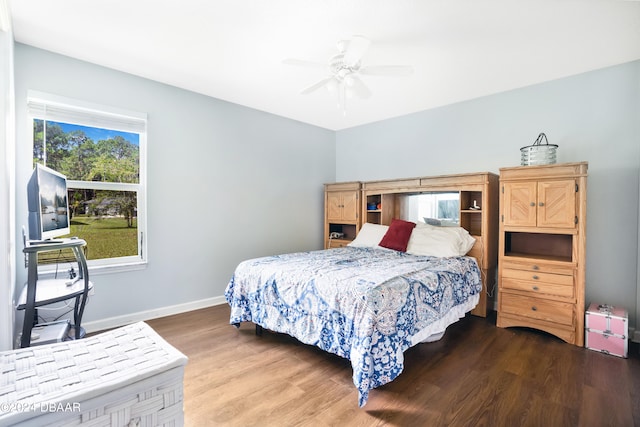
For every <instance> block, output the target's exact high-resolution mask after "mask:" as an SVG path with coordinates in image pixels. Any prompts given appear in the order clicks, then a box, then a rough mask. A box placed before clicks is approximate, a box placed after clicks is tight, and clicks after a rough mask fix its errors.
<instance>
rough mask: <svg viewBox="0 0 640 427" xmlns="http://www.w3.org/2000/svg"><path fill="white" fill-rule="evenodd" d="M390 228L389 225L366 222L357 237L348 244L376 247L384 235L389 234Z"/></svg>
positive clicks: (360, 246) (358, 246) (359, 246)
mask: <svg viewBox="0 0 640 427" xmlns="http://www.w3.org/2000/svg"><path fill="white" fill-rule="evenodd" d="M388 229H389V226H388V225H380V224H372V223H370V222H365V223H364V224H362V228H360V231H359V232H358V235H357V236H356V238H355V239H354V240H353V242H351V243H349V244H348V245H347V246H354V247H356V248H376V247H378V243H380V241H381V240H382V238H383V237H384V235H385V234H387V230H388Z"/></svg>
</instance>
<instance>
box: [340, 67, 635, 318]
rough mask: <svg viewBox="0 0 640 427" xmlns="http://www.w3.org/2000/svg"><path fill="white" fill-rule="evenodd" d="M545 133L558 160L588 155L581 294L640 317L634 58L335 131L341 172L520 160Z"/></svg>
mask: <svg viewBox="0 0 640 427" xmlns="http://www.w3.org/2000/svg"><path fill="white" fill-rule="evenodd" d="M540 132H544V133H545V134H546V135H547V137H548V138H549V142H550V143H552V144H558V145H559V148H558V162H576V161H588V162H589V178H588V192H587V266H586V268H587V283H586V288H587V291H586V299H587V301H597V302H606V303H610V304H613V305H619V306H622V307H626V308H627V309H628V310H629V312H630V317H631V319H632V322H631V325H632V326H633V325H634V322H633V319H634V318H637V316H638V313H636V311H637V310H638V309H637V308H636V302H637V301H639V300H640V296H637V293H638V292H639V290H638V286H639V285H638V280H637V271H638V269H637V262H638V176H639V169H640V61H635V62H631V63H627V64H623V65H619V66H615V67H610V68H606V69H601V70H597V71H593V72H588V73H584V74H580V75H577V76H572V77H568V78H563V79H559V80H555V81H551V82H547V83H543V84H538V85H534V86H530V87H525V88H522V89H517V90H512V91H509V92H504V93H500V94H495V95H491V96H486V97H483V98H478V99H474V100H470V101H467V102H461V103H457V104H453V105H449V106H445V107H441V108H435V109H432V110H427V111H423V112H419V113H416V114H411V115H407V116H403V117H399V118H396V119H391V120H385V121H382V122H378V123H373V124H369V125H365V126H360V127H356V128H351V129H346V130H343V131H339V132H338V133H337V136H336V179H337V180H338V181H351V180H374V179H390V178H401V177H411V176H428V175H442V174H450V173H462V172H476V171H477V172H480V171H489V172H495V173H498V172H499V169H500V168H501V167H507V166H517V165H519V164H520V150H519V149H520V147H523V146H526V145H531V144H532V143H533V142H534V140H535V139H536V137H537V136H538V134H539V133H540Z"/></svg>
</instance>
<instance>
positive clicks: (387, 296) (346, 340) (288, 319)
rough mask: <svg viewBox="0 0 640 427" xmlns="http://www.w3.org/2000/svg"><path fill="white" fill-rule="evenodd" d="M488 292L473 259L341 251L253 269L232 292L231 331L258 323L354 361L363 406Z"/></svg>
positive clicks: (276, 260) (286, 258)
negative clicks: (414, 351)
mask: <svg viewBox="0 0 640 427" xmlns="http://www.w3.org/2000/svg"><path fill="white" fill-rule="evenodd" d="M481 290H482V284H481V280H480V270H479V268H478V265H477V263H476V260H475V259H474V258H471V257H456V258H436V257H427V256H414V255H409V254H406V253H404V252H396V251H391V250H383V249H372V248H355V247H353V248H352V247H346V248H337V249H327V250H320V251H311V252H300V253H293V254H286V255H277V256H269V257H264V258H257V259H251V260H247V261H244V262H242V263H240V264H239V265H238V267H237V268H236V271H235V273H234V275H233V277H232V278H231V281H230V282H229V284H228V285H227V289H226V291H225V297H226V299H227V302H228V303H229V305H230V306H231V317H230V323H231V324H238V323H240V322H245V321H246V322H253V323H255V324H258V325H260V326H262V327H264V328H266V329H270V330H272V331H276V332H281V333H285V334H288V335H291V336H293V337H295V338H297V339H298V340H300V341H301V342H303V343H306V344H311V345H315V346H318V347H320V348H321V349H323V350H326V351H328V352H331V353H334V354H337V355H338V356H341V357H344V358H347V359H349V360H350V361H351V365H352V367H353V382H354V383H355V385H356V387H357V388H358V392H359V404H360V406H364V404H365V403H366V402H367V398H368V395H369V390H371V389H372V388H376V387H379V386H381V385H383V384H386V383H388V382H390V381H392V380H394V379H395V378H396V377H397V376H398V375H400V373H401V372H402V369H403V361H404V356H403V353H404V351H405V350H406V349H408V348H409V347H411V346H413V345H415V344H417V343H419V342H421V341H424V340H426V339H428V337H429V336H431V335H433V334H438V333H442V332H444V330H445V328H446V327H447V326H449V325H450V324H452V323H454V322H456V321H457V320H459V319H460V318H462V317H464V315H465V313H466V312H468V311H469V310H471V309H472V308H473V307H475V306H476V305H477V303H478V301H479V294H480V292H481Z"/></svg>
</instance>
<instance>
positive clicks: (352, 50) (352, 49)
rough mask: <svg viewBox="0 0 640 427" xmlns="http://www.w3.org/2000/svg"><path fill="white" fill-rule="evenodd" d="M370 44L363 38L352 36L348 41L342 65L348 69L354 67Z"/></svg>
mask: <svg viewBox="0 0 640 427" xmlns="http://www.w3.org/2000/svg"><path fill="white" fill-rule="evenodd" d="M370 44H371V42H370V41H369V39H368V38H366V37H364V36H353V37H351V40H349V46H347V50H346V51H345V52H344V59H343V60H344V63H345V65H347V66H348V67H353V66H354V65H356V64H357V63H358V62H360V60H361V59H362V57H363V56H364V54H365V52H366V51H367V49H369V45H370Z"/></svg>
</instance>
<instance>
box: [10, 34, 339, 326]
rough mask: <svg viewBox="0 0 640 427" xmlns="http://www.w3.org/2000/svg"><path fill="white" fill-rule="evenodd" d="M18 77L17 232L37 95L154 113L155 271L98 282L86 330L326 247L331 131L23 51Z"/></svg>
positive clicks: (151, 228)
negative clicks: (252, 267) (29, 103)
mask: <svg viewBox="0 0 640 427" xmlns="http://www.w3.org/2000/svg"><path fill="white" fill-rule="evenodd" d="M15 76H16V106H17V115H16V122H17V152H16V164H17V180H16V195H17V196H16V197H17V202H16V205H17V206H16V212H17V215H16V222H17V228H18V231H17V233H20V229H21V226H22V225H26V219H27V216H26V194H25V191H24V189H26V183H27V180H28V176H29V174H30V173H31V172H30V170H31V155H32V154H31V142H30V141H29V140H28V139H29V137H28V129H29V124H28V122H27V117H26V107H25V105H26V104H25V102H26V96H27V91H28V90H37V91H41V92H47V93H52V94H56V95H60V96H65V97H69V98H75V99H79V100H84V101H86V102H91V103H97V104H102V105H107V106H112V107H117V108H122V109H125V110H131V111H139V112H144V113H147V114H148V162H147V167H148V192H147V200H148V214H147V218H148V256H149V264H148V267H147V268H146V269H143V270H140V271H130V272H125V273H111V274H101V275H93V276H92V277H91V279H92V281H93V282H94V283H95V295H94V296H93V297H92V298H91V299H90V301H89V305H88V306H87V309H86V311H85V313H86V314H85V320H86V321H87V322H91V321H96V320H102V319H106V318H113V317H118V316H125V317H126V316H128V315H129V314H131V313H140V312H145V311H147V312H148V311H153V310H156V309H160V308H163V307H167V306H175V305H180V304H189V303H192V302H194V301H205V302H204V303H205V304H206V303H207V302H210V301H211V299H212V298H213V299H216V298H217V299H219V300H222V299H221V298H220V297H221V296H222V295H223V293H224V289H225V286H226V285H227V283H228V281H229V278H230V277H231V274H232V273H233V270H234V268H235V267H236V265H237V264H238V263H239V262H240V261H242V260H244V259H247V258H250V257H255V256H260V255H267V254H275V253H282V252H291V251H297V250H308V249H320V248H322V229H323V203H324V196H323V185H322V184H323V183H324V182H331V181H333V180H334V178H335V134H334V132H331V131H328V130H325V129H321V128H318V127H314V126H310V125H307V124H303V123H300V122H296V121H293V120H289V119H285V118H282V117H278V116H275V115H272V114H267V113H264V112H260V111H256V110H253V109H249V108H246V107H242V106H239V105H236V104H231V103H228V102H224V101H221V100H217V99H213V98H210V97H206V96H203V95H199V94H196V93H193V92H189V91H185V90H181V89H178V88H175V87H171V86H168V85H164V84H160V83H157V82H153V81H150V80H147V79H143V78H139V77H135V76H132V75H129V74H125V73H121V72H118V71H114V70H111V69H107V68H104V67H100V66H97V65H92V64H89V63H86V62H82V61H77V60H74V59H71V58H68V57H65V56H61V55H58V54H54V53H51V52H47V51H44V50H40V49H36V48H33V47H30V46H27V45H22V44H16V47H15ZM17 241H19V242H20V241H21V238H20V237H18V239H17ZM21 249H22V248H21V247H20V248H18V253H19V255H18V260H17V267H18V280H17V283H19V284H20V283H24V280H25V278H26V270H25V269H24V268H22V267H21V266H23V262H22V257H21Z"/></svg>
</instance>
